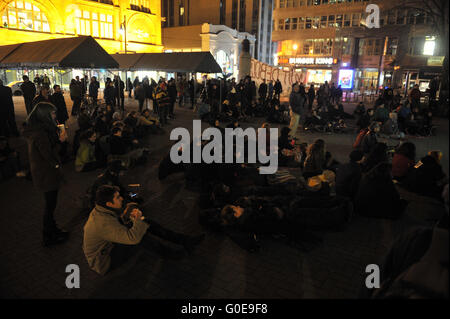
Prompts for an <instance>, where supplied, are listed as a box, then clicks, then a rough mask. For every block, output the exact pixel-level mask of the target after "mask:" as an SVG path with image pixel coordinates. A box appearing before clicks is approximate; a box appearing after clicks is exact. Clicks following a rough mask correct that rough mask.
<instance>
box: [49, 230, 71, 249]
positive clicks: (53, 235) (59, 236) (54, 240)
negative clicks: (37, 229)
mask: <svg viewBox="0 0 450 319" xmlns="http://www.w3.org/2000/svg"><path fill="white" fill-rule="evenodd" d="M68 238H69V233H68V232H66V231H63V230H60V229H58V228H56V229H55V230H53V231H50V232H44V240H43V245H44V247H49V246H53V245H58V244H62V243H64V242H65V241H67V239H68Z"/></svg>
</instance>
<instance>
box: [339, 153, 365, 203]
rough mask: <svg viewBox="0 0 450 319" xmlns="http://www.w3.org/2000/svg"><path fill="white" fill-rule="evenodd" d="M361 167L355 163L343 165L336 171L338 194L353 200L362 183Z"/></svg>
mask: <svg viewBox="0 0 450 319" xmlns="http://www.w3.org/2000/svg"><path fill="white" fill-rule="evenodd" d="M361 175H362V172H361V166H360V165H359V164H358V163H355V162H349V163H347V164H341V165H339V166H338V168H337V170H336V194H337V195H340V196H345V197H349V198H353V197H354V196H355V195H356V192H357V191H358V186H359V183H360V181H361Z"/></svg>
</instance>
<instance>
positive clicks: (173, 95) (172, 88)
mask: <svg viewBox="0 0 450 319" xmlns="http://www.w3.org/2000/svg"><path fill="white" fill-rule="evenodd" d="M167 91H168V94H169V97H170V105H169V110H168V113H169V117H170V118H171V119H173V118H175V114H174V113H173V109H174V106H175V102H176V100H177V86H176V84H175V80H174V79H171V80H170V81H169V85H168V88H167Z"/></svg>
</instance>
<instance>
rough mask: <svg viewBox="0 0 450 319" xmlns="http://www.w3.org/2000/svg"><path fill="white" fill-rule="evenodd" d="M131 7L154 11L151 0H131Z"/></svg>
mask: <svg viewBox="0 0 450 319" xmlns="http://www.w3.org/2000/svg"><path fill="white" fill-rule="evenodd" d="M130 9H131V10H136V11H141V12H147V13H152V12H151V11H150V0H131V1H130Z"/></svg>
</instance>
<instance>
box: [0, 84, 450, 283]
mask: <svg viewBox="0 0 450 319" xmlns="http://www.w3.org/2000/svg"><path fill="white" fill-rule="evenodd" d="M35 83H36V79H35ZM32 86H34V84H33V83H32V82H30V81H29V79H28V77H27V76H24V83H23V84H22V90H23V92H24V100H25V105H26V109H27V113H28V117H27V119H26V122H25V124H24V129H23V136H24V137H25V138H26V139H27V143H28V157H29V172H30V173H29V174H28V175H29V177H30V178H31V179H32V181H33V183H34V185H35V186H36V188H37V189H38V190H39V191H40V192H42V193H43V197H44V199H45V213H44V216H43V242H44V245H45V246H51V245H55V244H61V243H63V242H65V241H66V240H67V239H68V233H67V232H66V231H64V230H62V229H61V228H60V227H59V226H58V225H57V223H56V221H55V219H54V216H53V214H54V211H55V208H56V204H57V198H58V193H59V190H60V188H61V185H62V183H63V180H64V177H63V172H62V165H63V164H64V163H68V162H71V161H72V160H74V168H75V171H76V172H79V173H80V174H82V173H83V172H89V171H94V170H98V169H102V170H103V172H102V173H101V174H100V175H99V176H98V177H97V178H96V180H95V181H94V182H93V184H92V185H91V186H90V187H89V189H88V190H87V192H86V196H85V197H86V203H85V204H86V205H85V207H84V209H85V210H86V211H89V212H90V214H89V218H88V220H87V222H86V224H85V226H84V239H83V250H84V253H85V256H86V259H87V261H88V264H89V266H90V268H91V269H93V270H94V271H96V272H97V273H99V274H102V275H103V274H106V273H108V272H109V271H111V270H113V269H115V268H116V267H117V266H118V265H120V263H121V262H123V261H124V260H125V261H126V260H127V257H126V256H128V254H129V253H130V251H131V250H130V249H129V247H127V246H129V245H132V246H136V247H141V246H144V247H151V248H152V249H156V250H157V251H158V252H160V253H161V254H162V255H163V256H166V257H169V258H180V257H182V256H184V254H185V253H186V252H187V253H192V252H193V250H194V248H195V247H196V246H197V245H198V244H199V243H200V242H201V241H202V240H203V238H204V235H203V234H202V235H198V236H190V235H185V234H180V233H176V232H174V231H171V230H169V229H167V228H165V227H163V226H161V225H159V224H158V223H156V222H155V221H153V220H151V219H148V218H146V217H145V216H144V215H145V209H144V205H142V203H143V201H144V200H143V199H142V198H140V197H139V195H138V194H135V193H132V192H130V191H129V190H128V189H127V188H126V187H124V186H123V185H122V184H121V182H120V175H121V172H122V171H126V170H129V169H130V168H133V167H134V166H136V165H142V164H145V163H146V160H147V157H148V154H149V151H150V150H149V147H148V145H147V144H146V143H145V141H146V139H145V137H146V136H147V135H148V134H161V133H164V129H163V127H164V126H166V125H167V124H168V121H170V120H171V119H173V118H175V105H176V104H178V106H179V107H184V106H185V105H186V104H188V101H189V99H190V107H191V108H192V109H193V110H194V111H195V112H197V114H198V116H199V117H200V118H201V119H202V120H205V121H208V122H209V123H210V125H211V126H213V127H216V128H219V129H220V130H221V131H223V130H224V129H225V126H226V127H228V128H238V127H240V123H242V122H248V121H249V119H250V118H255V117H263V118H265V119H266V120H267V122H266V123H264V124H263V125H262V126H261V128H263V129H266V133H267V136H268V135H269V129H270V127H271V124H275V125H280V124H281V126H282V129H281V130H280V132H281V134H280V136H279V140H278V147H277V148H276V149H269V148H267V149H266V151H267V152H275V153H276V156H278V163H279V168H278V171H277V172H276V173H275V174H272V175H261V174H259V169H260V168H261V166H264V164H262V163H248V161H247V159H248V154H240V153H238V152H235V154H234V158H238V157H241V156H243V157H244V161H243V163H242V162H238V163H234V164H218V163H210V164H207V163H204V162H202V163H190V164H188V163H179V164H174V163H173V162H172V161H171V159H170V154H167V155H166V156H165V157H164V158H163V159H162V160H161V162H160V164H159V170H158V176H159V179H160V180H163V179H165V178H166V177H167V176H169V175H170V174H174V173H180V172H181V173H183V174H184V177H185V180H186V185H187V187H188V188H189V189H191V190H193V191H197V192H198V193H199V206H200V207H201V209H202V210H201V212H200V214H199V222H200V223H201V224H202V225H204V226H205V227H206V228H207V229H210V230H212V231H217V232H223V233H225V234H226V235H228V236H229V237H230V238H231V239H232V240H233V241H235V242H236V243H237V244H238V245H239V246H240V247H242V248H244V249H246V250H248V251H251V252H254V251H258V250H259V248H260V247H261V244H262V242H263V241H264V240H265V239H266V238H268V237H270V238H274V239H277V240H281V241H283V242H285V243H287V244H289V245H292V246H294V247H296V248H298V249H301V250H306V251H307V250H310V249H313V248H314V247H315V246H316V245H318V244H320V243H321V242H322V238H321V237H320V236H319V235H318V234H317V233H316V232H315V231H317V230H340V231H343V230H345V227H346V225H347V224H348V223H349V221H350V220H351V219H352V218H354V217H355V216H365V217H369V218H389V219H398V218H400V217H401V216H402V214H403V213H404V211H405V209H406V207H407V206H408V202H407V201H406V200H404V199H403V198H402V197H401V195H400V194H401V192H400V191H399V189H398V187H403V188H405V189H407V190H408V191H410V192H413V193H417V194H419V195H422V196H428V197H431V198H434V199H436V200H439V201H443V197H442V194H443V193H444V194H445V191H446V189H447V195H446V196H447V197H448V179H447V176H446V175H445V174H444V172H443V169H442V166H441V163H440V162H441V159H442V153H441V152H439V151H434V150H432V151H430V152H429V153H428V154H422V156H423V155H424V156H423V157H422V158H421V159H420V160H419V161H417V158H416V156H417V155H416V148H415V145H414V144H413V143H411V142H408V141H404V142H402V143H400V144H399V145H398V146H396V147H395V148H392V147H389V146H388V145H386V144H385V143H382V142H380V141H379V136H380V134H381V133H384V134H385V135H386V136H390V137H398V138H400V137H404V135H405V134H421V133H422V132H424V131H423V130H424V128H425V127H427V129H430V130H431V116H432V115H431V111H430V110H428V109H427V108H423V107H422V106H421V105H420V98H419V104H417V100H416V96H415V93H413V92H412V93H411V95H410V97H409V98H408V99H404V100H401V99H400V100H399V99H398V97H396V96H393V95H392V92H391V91H390V90H384V91H383V92H382V93H381V94H380V97H379V98H378V99H377V101H376V102H375V104H374V106H373V107H372V108H369V109H367V110H366V107H365V105H364V103H360V104H359V105H358V106H357V107H356V109H355V111H354V113H353V114H348V113H346V112H345V111H344V108H343V106H342V103H341V98H342V89H341V88H340V87H339V86H338V87H335V85H334V84H331V85H329V84H328V83H327V82H325V83H324V84H323V85H321V86H320V87H319V88H318V90H316V88H315V86H314V85H311V86H310V87H309V89H308V90H306V88H305V86H304V85H303V83H294V84H293V86H292V92H291V93H290V95H289V106H285V105H282V103H280V95H281V94H282V92H283V87H282V85H281V82H280V81H278V80H277V81H275V83H272V81H269V83H266V81H265V80H264V81H263V82H262V83H261V84H260V85H259V88H258V89H257V87H256V83H255V81H252V79H251V77H250V76H247V77H245V78H244V79H242V80H241V81H239V82H236V81H235V79H231V80H226V81H218V80H206V79H205V80H204V82H203V83H201V84H200V83H197V81H196V80H195V79H191V80H189V81H188V80H187V79H186V78H179V79H177V80H175V79H170V80H169V81H166V80H165V79H163V78H160V79H159V81H158V82H156V81H154V80H153V79H148V78H144V79H143V80H142V82H141V81H140V80H139V78H138V77H136V78H135V79H134V81H133V82H132V81H131V79H127V80H126V84H125V83H124V82H123V81H122V80H121V79H120V77H119V76H115V77H114V79H110V78H108V79H106V82H105V89H104V102H103V101H101V100H99V99H98V91H99V87H100V86H99V83H98V82H97V79H96V78H95V77H92V78H91V79H90V81H88V78H87V77H83V79H82V80H80V79H79V77H77V78H75V79H73V80H72V81H71V84H70V97H71V99H72V101H73V106H72V113H71V115H72V116H76V117H77V124H78V130H77V131H76V132H75V135H74V138H73V141H71V143H70V144H69V141H68V136H67V132H66V125H65V124H66V121H67V120H68V119H69V116H68V112H67V107H66V104H65V100H64V96H63V95H62V92H61V88H60V87H59V86H58V85H54V87H53V93H52V94H50V89H49V86H48V85H47V82H43V81H40V82H39V85H38V87H37V89H36V87H34V92H33V88H32ZM3 88H4V86H2V83H0V89H1V90H0V93H1V94H2V95H1V96H2V98H3V97H5V96H7V97H8V103H12V100H11V102H9V95H10V92H9V91H7V90H5V89H3ZM125 89H126V90H127V91H128V92H129V93H128V96H129V97H130V98H131V97H134V98H135V99H136V100H137V101H138V110H137V111H136V110H133V111H129V112H126V110H125V103H124V100H125V95H124V91H125ZM36 91H37V93H38V94H36ZM5 92H6V93H5ZM86 95H87V96H88V97H90V98H91V101H90V102H89V103H85V102H84V99H85V98H86ZM197 97H198V99H197ZM9 107H10V106H9ZM411 108H412V110H411ZM12 109H14V107H13V105H12ZM354 117H356V118H357V126H358V135H357V137H356V140H355V143H354V144H353V150H352V152H351V153H350V154H349V160H348V162H346V163H339V162H338V161H337V160H336V159H335V158H334V157H333V155H332V154H331V152H330V151H328V150H327V144H326V141H325V140H324V139H316V140H315V141H314V142H313V143H311V144H309V145H308V144H307V143H304V141H302V137H301V136H299V135H298V127H299V125H301V126H302V127H303V129H312V128H315V129H318V127H328V128H329V127H330V126H331V127H333V131H334V129H336V130H338V128H340V129H342V130H345V129H346V125H345V122H344V120H345V119H351V118H354ZM4 121H5V123H7V126H6V127H7V128H8V131H7V132H5V134H4V135H5V136H13V135H16V136H17V135H18V130H17V126H15V120H14V121H12V118H11V117H8V116H6V117H5V120H4ZM223 123H224V125H223ZM288 124H289V126H287V125H288ZM338 131H339V130H338ZM6 133H8V134H6ZM401 133H403V135H401ZM246 142H248V141H246ZM208 143H209V142H208V141H203V142H202V144H201V148H204V147H207V145H208ZM179 151H180V152H182V151H183V150H182V149H180V150H179ZM0 159H1V164H2V166H1V168H2V171H1V172H2V175H3V174H4V172H3V171H6V172H13V174H16V175H17V176H24V175H27V174H26V173H25V172H24V170H23V167H22V166H21V165H22V164H21V161H20V154H18V152H16V151H15V150H13V149H11V148H10V147H9V144H8V139H7V137H1V138H0ZM236 162H237V161H236ZM10 175H11V174H10ZM446 200H447V202H448V198H447V199H446ZM447 218H448V216H447ZM447 227H448V225H447ZM152 236H157V237H159V238H162V239H165V240H169V241H171V242H173V243H175V244H178V245H179V246H180V247H181V248H180V249H174V248H169V247H168V246H166V245H163V244H162V243H161V242H160V241H155V240H154V238H153V237H152Z"/></svg>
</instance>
